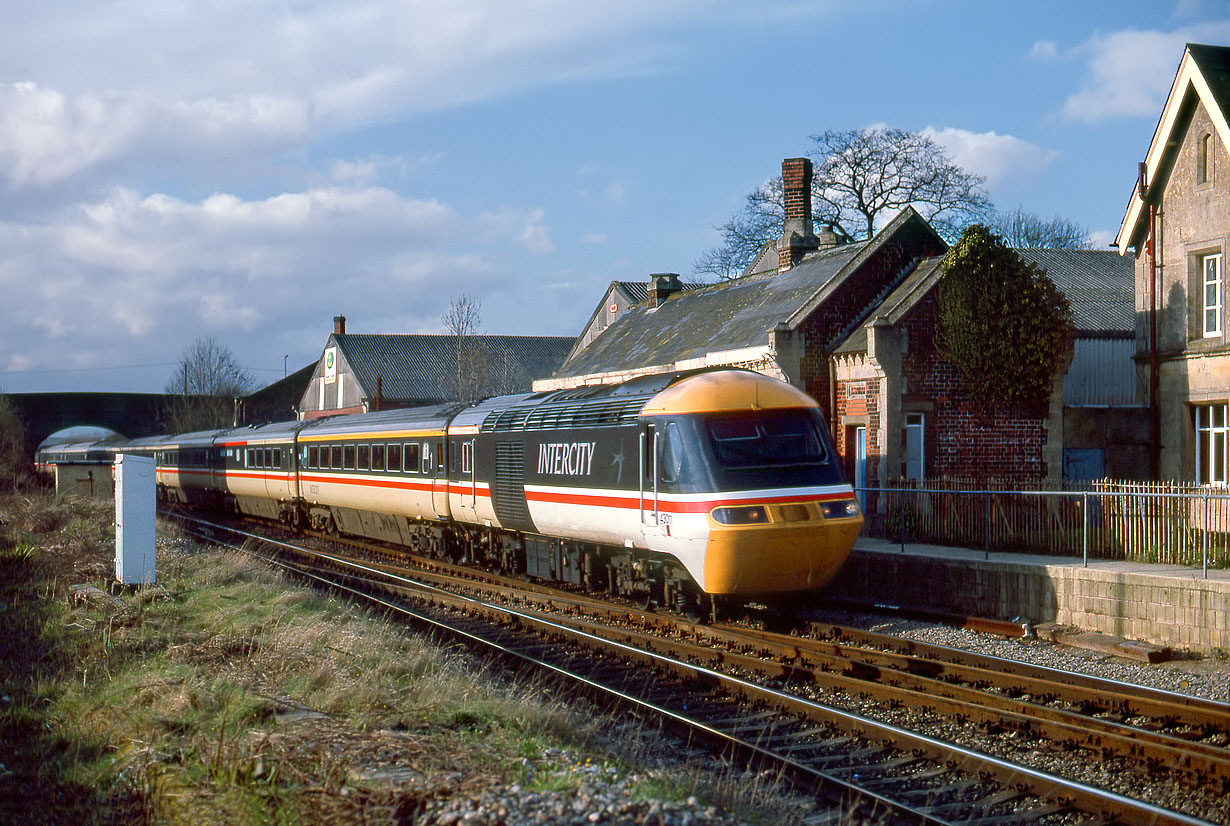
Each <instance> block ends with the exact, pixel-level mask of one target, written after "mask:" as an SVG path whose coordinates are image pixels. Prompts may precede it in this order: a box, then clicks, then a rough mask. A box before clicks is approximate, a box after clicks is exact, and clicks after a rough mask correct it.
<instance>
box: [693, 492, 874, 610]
mask: <svg viewBox="0 0 1230 826" xmlns="http://www.w3.org/2000/svg"><path fill="white" fill-rule="evenodd" d="M822 508H823V512H822ZM764 510H765V511H766V514H765V516H766V517H767V519H766V520H765V521H752V522H748V523H746V524H740V525H730V524H723V523H722V522H720V521H718V519H716V518H714V516H713V515H711V516H710V520H709V541H708V545H707V547H706V551H705V584H704V588H705V591H707V592H709V593H711V594H735V593H775V592H781V591H805V590H810V589H813V588H820V587H822V586H824V585H826V584H827V583H828V582H829V580H831V579H832V578H833V577H834V576H835V575H836V574H837V571H838V569H840V568H841V566H842V564H843V563H844V562H845V561H846V557H848V556H849V555H850V548H851V547H852V546H853V545H854V540H855V538H857V536H858V533H859V531H860V530H861V529H862V526H863V517H862V515H861V514H859V513H858V509H857V507H851V508H849V509H838V508H835V507H833V506H832V505H831V504H830V503H818V502H810V503H794V504H785V505H769V506H767V507H766V508H765V509H764ZM826 514H831V515H827V517H826ZM719 516H723V515H719ZM758 518H759V516H758Z"/></svg>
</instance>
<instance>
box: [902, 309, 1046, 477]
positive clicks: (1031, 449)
mask: <svg viewBox="0 0 1230 826" xmlns="http://www.w3.org/2000/svg"><path fill="white" fill-rule="evenodd" d="M935 309H936V291H935V290H932V291H931V294H930V295H928V296H927V297H926V298H925V299H923V300H922V301H921V302H919V304H918V306H916V307H915V308H914V309H913V310H912V311H911V312H910V314H909V315H908V316H907V317H906V318H905V319H904V320H903V322H902V323H903V325H904V326H905V328H906V330H907V331H908V332H907V335H908V341H909V347H908V350H907V352H906V354H905V357H904V359H903V360H902V373H903V375H904V379H905V390H904V393H903V399H902V401H903V410H906V411H908V410H910V409H911V405H912V404H913V406H914V408H915V409H919V408H922V407H923V406H924V405H925V406H926V407H927V408H929V412H928V413H927V414H926V444H927V451H926V452H927V456H926V469H925V475H927V476H955V477H964V478H975V479H991V478H994V479H1006V480H1007V479H1015V480H1018V481H1021V482H1037V481H1041V480H1043V479H1045V478H1046V473H1047V463H1046V461H1045V459H1044V457H1043V449H1044V448H1045V446H1046V442H1047V428H1046V422H1045V420H1044V419H1042V418H1038V417H1034V416H1024V415H1021V414H1019V413H1015V412H1012V411H1004V410H999V409H996V410H992V411H987V410H984V409H983V408H982V406H981V405H979V404H978V403H977V402H976V401H974V399H973V398H971V397H970V395H969V394H968V392H966V390H965V385H964V383H963V382H962V381H961V375H960V373H958V372H957V369H956V367H955V366H953V364H952V363H951V362H949V361H947V360H946V359H945V358H944V357H943V356H941V355H940V354H939V352H938V351H937V350H936V347H935V335H934V331H935Z"/></svg>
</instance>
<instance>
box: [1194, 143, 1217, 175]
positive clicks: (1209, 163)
mask: <svg viewBox="0 0 1230 826" xmlns="http://www.w3.org/2000/svg"><path fill="white" fill-rule="evenodd" d="M1212 181H1213V136H1212V135H1211V134H1210V133H1208V132H1206V133H1205V135H1204V137H1203V138H1201V139H1200V146H1199V147H1198V152H1197V155H1196V183H1198V184H1207V183H1212Z"/></svg>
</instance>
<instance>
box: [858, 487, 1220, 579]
mask: <svg viewBox="0 0 1230 826" xmlns="http://www.w3.org/2000/svg"><path fill="white" fill-rule="evenodd" d="M862 493H863V496H864V500H865V505H866V514H867V523H866V525H865V526H864V528H863V532H864V534H865V535H868V536H875V537H879V538H883V539H888V540H891V541H905V542H929V543H934V544H937V545H954V546H960V547H967V548H978V549H986V550H988V551H1000V552H1004V551H1007V552H1012V551H1015V552H1022V553H1035V554H1048V555H1055V556H1085V555H1087V556H1088V558H1090V559H1121V560H1128V561H1135V562H1151V563H1163V564H1172V565H1188V566H1197V567H1200V566H1202V565H1206V564H1207V566H1208V567H1210V568H1227V567H1230V490H1228V489H1225V488H1213V487H1208V486H1201V485H1195V484H1192V485H1180V484H1165V483H1160V484H1158V483H1144V482H1114V481H1109V480H1106V481H1101V482H1095V483H1093V484H1092V485H1091V486H1090V487H1089V488H1088V489H1083V488H1082V489H1080V490H1053V489H1052V490H1045V489H1043V488H1042V487H1041V486H1039V487H1036V488H1033V489H1027V488H1023V487H1022V486H1021V485H1020V484H1019V483H1013V484H1008V483H1002V484H1001V483H994V482H991V483H988V482H985V481H978V482H968V481H960V480H953V479H940V480H934V479H932V480H924V481H922V482H911V483H895V484H893V485H890V486H889V487H886V488H872V489H867V490H866V491H863V492H862Z"/></svg>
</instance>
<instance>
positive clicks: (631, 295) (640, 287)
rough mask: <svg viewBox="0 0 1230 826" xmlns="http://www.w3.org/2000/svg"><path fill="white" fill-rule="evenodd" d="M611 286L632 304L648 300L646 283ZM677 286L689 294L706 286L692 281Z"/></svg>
mask: <svg viewBox="0 0 1230 826" xmlns="http://www.w3.org/2000/svg"><path fill="white" fill-rule="evenodd" d="M611 284H612V286H618V287H619V289H621V290H623V293H624V295H625V296H626V297H627V299H628V300H629V301H631V302H632V303H633V304H643V303H644V302H646V301H648V300H649V282H648V281H612V282H611ZM679 286H680V288H681V289H682V290H683V292H685V293H690V292H692V291H693V290H699V289H701V288H702V287H705V286H707V285H706V284H697V283H695V282H692V281H681V282H679ZM598 309H599V310H603V309H605V307H599V308H598Z"/></svg>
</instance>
